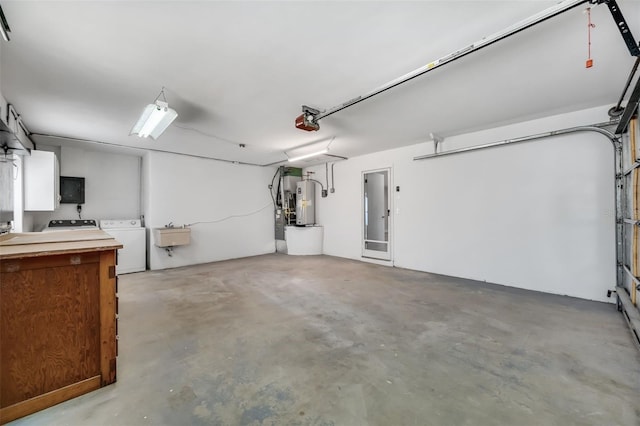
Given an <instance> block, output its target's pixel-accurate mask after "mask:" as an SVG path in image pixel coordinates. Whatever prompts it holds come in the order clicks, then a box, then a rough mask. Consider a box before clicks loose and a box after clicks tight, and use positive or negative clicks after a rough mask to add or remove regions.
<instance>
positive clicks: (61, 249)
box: [0, 229, 122, 260]
mask: <svg viewBox="0 0 640 426" xmlns="http://www.w3.org/2000/svg"><path fill="white" fill-rule="evenodd" d="M120 248H122V244H120V243H119V242H118V241H116V240H115V239H114V238H113V237H112V236H111V235H109V234H107V233H106V232H104V231H102V230H99V229H92V230H68V231H55V232H23V233H14V234H11V233H10V234H4V235H0V260H3V259H17V258H25V257H39V256H49V255H56V254H69V253H85V252H92V251H104V250H113V249H120Z"/></svg>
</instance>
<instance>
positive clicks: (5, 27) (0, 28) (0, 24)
mask: <svg viewBox="0 0 640 426" xmlns="http://www.w3.org/2000/svg"><path fill="white" fill-rule="evenodd" d="M10 32H11V28H9V23H8V22H7V18H6V17H5V16H4V12H3V11H2V6H0V34H2V38H3V39H4V41H9V40H11V39H10V38H9V33H10Z"/></svg>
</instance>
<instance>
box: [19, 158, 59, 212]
mask: <svg viewBox="0 0 640 426" xmlns="http://www.w3.org/2000/svg"><path fill="white" fill-rule="evenodd" d="M59 206H60V166H59V165H58V159H57V158H56V154H55V153H53V152H48V151H35V150H34V151H31V155H30V156H26V157H25V158H24V209H25V211H54V210H56V209H57V208H58V207H59Z"/></svg>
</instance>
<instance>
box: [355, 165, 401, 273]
mask: <svg viewBox="0 0 640 426" xmlns="http://www.w3.org/2000/svg"><path fill="white" fill-rule="evenodd" d="M385 171H386V172H387V179H388V182H387V185H388V192H387V219H388V224H387V230H388V236H387V241H386V243H387V251H386V252H380V251H376V250H367V249H366V248H365V242H366V241H365V231H364V229H365V222H364V213H365V205H364V177H365V175H366V174H368V173H376V172H385ZM392 212H393V168H392V166H387V167H380V168H377V169H370V170H363V171H362V172H361V174H360V244H361V249H360V253H361V256H362V257H363V258H364V259H375V260H379V261H383V262H385V263H386V262H393V237H394V230H393V228H394V226H393V223H394V221H393V219H394V215H393V214H392Z"/></svg>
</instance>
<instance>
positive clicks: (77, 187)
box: [60, 176, 84, 204]
mask: <svg viewBox="0 0 640 426" xmlns="http://www.w3.org/2000/svg"><path fill="white" fill-rule="evenodd" d="M60 202H61V203H66V204H84V178H82V177H71V176H60Z"/></svg>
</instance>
